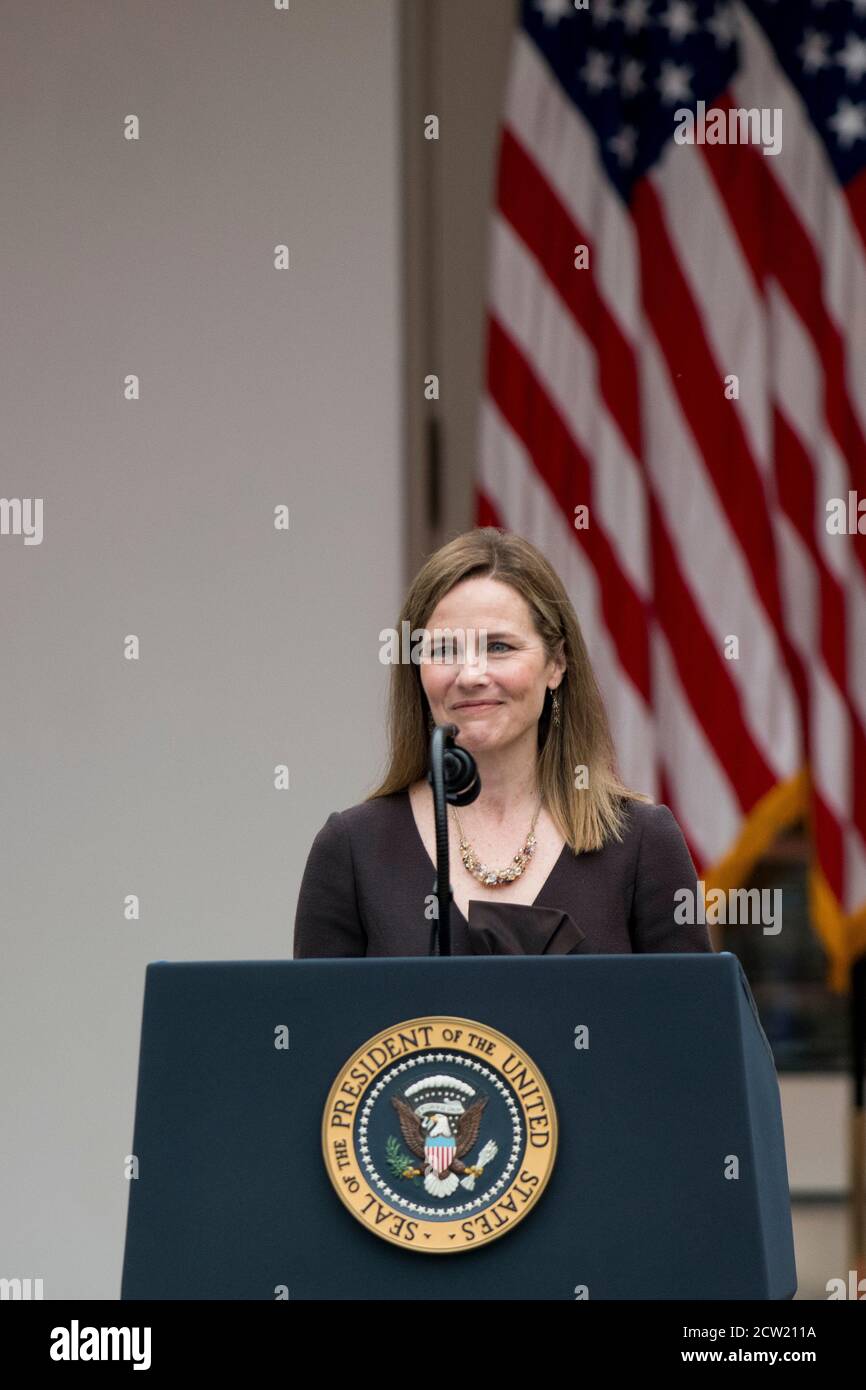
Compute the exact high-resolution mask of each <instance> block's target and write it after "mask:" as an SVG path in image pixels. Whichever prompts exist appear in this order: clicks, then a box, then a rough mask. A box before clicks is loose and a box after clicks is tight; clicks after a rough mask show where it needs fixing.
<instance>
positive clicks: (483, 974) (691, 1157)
mask: <svg viewBox="0 0 866 1390" xmlns="http://www.w3.org/2000/svg"><path fill="white" fill-rule="evenodd" d="M430 1020H433V1022H431V1021H430ZM436 1020H439V1022H438V1023H437V1022H436ZM443 1020H444V1021H445V1022H443ZM425 1021H426V1022H425ZM455 1021H456V1022H455ZM446 1024H447V1026H446ZM443 1030H444V1031H443ZM377 1038H379V1039H380V1041H379V1042H378V1043H374V1042H373V1041H372V1040H375V1039H377ZM443 1039H445V1041H443ZM500 1039H501V1042H500ZM353 1059H354V1060H353ZM133 1152H134V1153H135V1155H136V1156H137V1159H138V1162H139V1176H138V1177H137V1178H136V1179H133V1180H131V1182H130V1192H129V1211H128V1220H127V1232H126V1248H125V1253H124V1262H123V1278H122V1292H121V1297H122V1298H123V1299H199V1298H201V1299H268V1300H273V1299H275V1298H286V1297H287V1298H289V1299H295V1300H312V1299H356V1300H366V1299H385V1298H387V1299H400V1300H411V1299H425V1300H427V1299H454V1300H464V1299H466V1300H470V1299H471V1300H473V1301H475V1300H478V1299H482V1300H488V1299H507V1300H515V1299H540V1300H560V1299H562V1300H569V1301H571V1300H574V1299H576V1298H577V1299H583V1298H589V1299H789V1298H792V1297H793V1295H794V1293H795V1290H796V1270H795V1264H794V1249H793V1238H792V1229H791V1213H790V1198H789V1189H788V1175H787V1166H786V1160H785V1148H784V1136H783V1130H782V1116H781V1108H780V1103H779V1088H778V1082H777V1078H776V1072H775V1067H774V1064H773V1057H772V1053H771V1051H770V1048H769V1045H768V1043H767V1040H766V1037H765V1035H764V1033H763V1030H762V1028H761V1025H760V1022H759V1020H758V1016H757V1012H756V1009H755V1005H754V1001H753V999H752V995H751V992H750V990H749V987H748V983H747V981H746V978H745V976H744V974H743V972H742V968H741V967H740V964H739V961H738V960H737V958H736V957H735V956H733V955H731V954H730V953H721V954H712V955H710V954H694V955H691V954H680V955H633V956H610V955H605V956H558V957H546V956H520V957H514V956H503V957H497V956H488V957H484V958H480V957H472V956H469V957H455V958H452V959H444V960H443V959H441V958H433V959H416V958H413V959H408V958H407V959H402V958H389V959H382V958H371V959H351V960H348V959H333V960H299V961H286V962H277V961H274V962H270V961H242V962H204V963H193V962H189V963H186V962H181V963H168V962H159V963H157V964H153V965H149V966H148V968H147V974H146V983H145V993H144V1010H143V1021H142V1034H141V1054H140V1062H139V1075H138V1092H137V1102H136V1114H135V1135H134V1141H133ZM461 1154H462V1157H461ZM449 1242H453V1244H449Z"/></svg>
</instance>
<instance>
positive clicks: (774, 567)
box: [476, 0, 866, 989]
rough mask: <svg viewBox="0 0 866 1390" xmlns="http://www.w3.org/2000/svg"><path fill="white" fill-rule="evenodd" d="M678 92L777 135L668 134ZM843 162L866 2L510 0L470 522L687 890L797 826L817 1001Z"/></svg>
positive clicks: (852, 602) (843, 266)
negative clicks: (645, 795)
mask: <svg viewBox="0 0 866 1390" xmlns="http://www.w3.org/2000/svg"><path fill="white" fill-rule="evenodd" d="M698 103H704V108H699V105H698ZM700 109H704V110H706V111H707V112H709V111H711V110H714V111H719V110H721V111H722V112H724V113H728V112H736V111H743V110H753V109H754V110H757V112H758V113H759V114H760V113H761V112H762V111H763V112H764V117H765V119H766V120H767V121H768V122H769V121H771V120H773V119H775V120H776V121H777V122H778V121H780V122H781V124H780V125H779V127H778V129H779V132H780V133H781V137H782V138H781V148H780V149H778V150H777V151H776V152H770V151H769V149H768V148H767V152H765V147H767V144H768V142H767V141H765V143H764V145H763V146H762V144H761V143H759V142H758V141H757V140H756V139H754V138H753V140H752V143H749V142H747V141H745V140H741V142H740V143H735V142H728V143H714V144H710V143H699V142H698V141H695V142H693V143H679V142H678V140H677V139H675V138H674V136H675V132H676V131H677V129H678V127H679V128H681V127H682V123H683V117H682V115H681V114H680V115H677V113H678V112H680V113H682V112H683V111H684V110H688V111H690V112H693V113H697V112H698V111H699V110H700ZM774 113H777V114H776V115H775V116H774ZM778 113H781V116H778ZM722 119H723V120H724V117H723V118H722ZM767 128H768V130H769V129H770V127H769V125H768V127H767ZM864 165H866V0H748V3H718V2H717V0H588V4H587V5H584V7H583V8H576V7H575V5H574V4H573V3H571V0H525V2H524V3H523V5H522V7H521V9H520V13H519V23H518V26H517V29H516V32H515V36H514V41H513V49H512V54H511V66H510V72H509V78H508V86H507V94H506V104H505V112H504V117H503V122H502V130H501V143H500V149H499V160H498V171H497V180H496V193H495V199H496V201H495V206H494V208H493V213H492V226H491V244H490V262H489V264H490V272H489V276H490V283H489V293H488V319H487V365H486V385H485V393H484V398H483V401H482V406H481V424H480V448H479V477H478V495H477V510H476V520H477V523H478V524H479V525H498V526H503V527H506V528H507V529H509V530H512V531H517V532H519V533H521V534H522V535H525V536H526V537H527V538H528V539H530V540H532V541H534V542H535V543H536V544H537V545H538V546H539V548H540V549H542V550H543V552H544V553H545V554H546V555H547V557H548V558H549V559H550V561H551V562H552V563H553V564H554V566H555V568H556V569H557V571H558V572H559V574H560V576H561V577H562V579H563V581H564V583H565V584H566V587H567V588H568V591H569V593H570V595H571V597H572V600H573V602H574V604H575V608H576V610H577V613H578V617H579V619H580V621H581V625H582V627H583V629H584V633H585V635H586V639H587V643H588V646H589V650H590V653H591V656H592V659H593V664H594V666H595V669H596V673H597V675H598V677H599V681H600V684H601V686H602V690H603V692H604V695H605V700H606V704H607V708H608V712H609V715H610V719H611V724H612V730H613V735H614V738H615V741H616V745H617V750H618V755H619V763H620V772H621V775H622V776H623V778H624V779H625V780H626V782H628V783H629V784H630V785H631V786H634V787H638V788H640V789H642V790H644V791H647V792H649V793H650V794H651V795H653V796H654V797H655V798H656V799H657V800H660V801H664V802H666V803H667V804H668V805H669V806H670V807H671V808H672V810H673V811H674V814H675V815H676V817H677V819H678V821H679V823H680V825H681V827H682V829H683V832H684V834H685V836H686V839H687V841H688V844H689V848H690V850H691V853H692V857H693V858H694V860H695V863H696V865H697V867H698V871H699V876H700V877H702V878H703V879H704V880H705V882H706V884H707V886H708V887H711V886H715V887H721V888H723V889H727V888H729V887H734V886H740V885H742V884H744V882H745V881H746V879H747V875H748V872H749V870H750V868H751V867H752V865H753V864H754V863H755V861H756V860H757V859H758V858H759V856H760V855H761V854H762V852H763V851H764V850H765V849H766V848H767V847H768V845H769V844H770V842H771V841H772V840H773V839H774V837H775V836H776V834H777V832H778V831H779V829H780V828H782V827H783V826H785V825H787V824H789V823H790V822H791V821H793V820H795V819H796V818H797V817H798V816H799V815H801V814H802V815H804V816H806V818H807V823H808V826H809V829H810V843H811V846H812V854H811V862H810V866H809V902H810V912H811V916H812V920H813V922H814V924H815V926H816V928H817V930H818V931H819V933H820V935H821V937H822V939H823V942H824V945H825V947H826V950H827V953H828V957H829V962H830V967H829V974H828V982H829V983H830V985H831V987H832V988H834V989H842V988H844V987H845V985H846V983H847V981H848V978H849V975H848V972H849V968H850V963H851V961H852V960H853V958H854V957H855V956H856V955H859V954H861V953H862V952H864V951H866V733H864V730H866V535H863V534H859V533H858V532H857V531H856V529H855V530H854V532H853V533H851V531H850V529H849V530H848V531H845V530H842V531H841V533H840V534H835V533H834V531H833V529H832V528H831V527H828V512H827V504H828V502H830V501H831V500H832V499H840V501H841V502H842V503H844V507H845V512H846V515H848V516H849V520H854V521H856V517H857V513H856V507H857V505H858V500H863V502H864V507H863V511H864V513H866V174H864ZM581 247H585V248H586V252H585V253H583V252H581V251H580V250H579V248H581ZM581 267H583V268H581ZM849 494H853V496H849ZM581 506H586V507H587V508H588V524H587V525H585V526H584V525H582V524H581V522H582V518H583V514H582V513H580V512H579V511H576V509H579V508H580V507H581ZM862 525H863V528H864V530H866V515H864V517H863V521H862ZM836 529H837V530H838V529H839V528H838V527H837V528H836ZM731 639H736V643H738V646H737V645H736V644H735V643H734V642H732V640H731ZM731 658H733V659H731Z"/></svg>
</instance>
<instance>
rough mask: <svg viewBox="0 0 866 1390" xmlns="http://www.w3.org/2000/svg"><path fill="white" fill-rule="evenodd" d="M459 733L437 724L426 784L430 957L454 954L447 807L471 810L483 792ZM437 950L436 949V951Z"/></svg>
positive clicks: (457, 730)
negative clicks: (431, 876)
mask: <svg viewBox="0 0 866 1390" xmlns="http://www.w3.org/2000/svg"><path fill="white" fill-rule="evenodd" d="M459 732H460V730H459V729H458V728H457V725H456V724H437V725H435V727H434V729H433V732H432V734H431V735H430V770H429V772H428V773H427V781H428V782H429V783H430V785H431V787H432V788H433V815H434V819H435V823H436V878H435V880H434V883H433V892H434V894H435V897H436V903H437V916H436V921H435V922H434V924H433V930H432V932H431V933H430V950H429V954H430V955H435V954H437V952H438V954H439V955H440V956H450V954H451V899H452V897H453V896H454V895H453V893H452V892H451V884H450V882H449V878H448V816H447V812H446V803H447V802H449V801H450V802H451V804H452V806H468V805H469V804H470V802H472V801H474V800H475V799H476V797H477V796H478V795H479V793H480V791H481V779H480V777H479V776H478V768H477V766H476V763H475V759H474V758H473V756H472V754H471V753H470V752H469V751H468V749H466V748H461V747H460V745H459V744H457V743H455V742H454V738H455V736H456V735H457V734H459ZM434 948H435V949H434Z"/></svg>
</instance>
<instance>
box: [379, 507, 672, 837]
mask: <svg viewBox="0 0 866 1390" xmlns="http://www.w3.org/2000/svg"><path fill="white" fill-rule="evenodd" d="M470 576H473V577H475V576H489V577H490V578H491V579H497V580H499V581H501V582H502V583H504V584H510V585H511V586H512V588H514V589H516V590H517V592H518V593H519V594H522V595H523V597H524V599H525V600H526V602H527V603H528V605H529V609H530V612H531V614H532V620H533V623H534V625H535V628H536V630H537V632H538V634H539V636H540V637H541V639H542V641H543V643H544V648H545V651H546V653H547V656H548V658H553V657H554V656H555V654H556V653H557V652H558V651H559V650H560V646H561V645H562V651H563V654H564V657H565V662H566V668H565V673H564V675H563V677H562V680H561V682H560V684H559V686H558V688H557V694H558V696H559V711H560V722H559V724H555V723H554V722H553V721H552V719H551V713H550V711H551V701H550V700H547V699H546V700H545V706H544V710H543V711H542V714H541V717H540V719H539V721H538V767H537V772H538V785H539V790H540V792H541V795H542V798H543V801H544V805H545V806H546V807H547V809H548V811H549V813H550V816H551V818H552V819H553V821H554V823H555V824H556V826H557V828H558V830H559V833H560V834H561V835H562V836H563V838H564V839H565V840H566V842H567V844H568V845H569V846H570V848H571V849H572V850H573V851H574V853H575V854H579V853H581V852H583V851H584V850H595V849H601V847H602V845H604V844H605V842H606V841H607V840H608V839H609V838H611V837H613V838H615V839H617V840H621V839H622V831H623V828H624V822H625V815H624V810H625V808H624V802H626V801H649V802H651V801H652V797H649V796H646V795H645V794H644V793H643V792H638V791H633V790H631V789H630V788H629V787H626V786H624V785H623V783H622V782H621V781H620V779H619V776H618V773H617V768H616V754H615V751H614V746H613V740H612V738H611V734H610V727H609V724H608V720H607V714H606V712H605V708H604V703H603V701H602V698H601V691H600V690H599V688H598V682H597V681H596V678H595V673H594V671H593V669H592V666H591V664H590V660H589V655H588V653H587V650H586V646H585V644H584V640H583V635H582V633H581V630H580V624H579V623H578V621H577V615H576V613H575V611H574V608H573V606H572V603H571V600H570V599H569V597H568V594H567V593H566V591H565V588H564V586H563V584H562V581H561V580H560V578H559V576H558V575H557V573H556V571H555V570H554V569H553V567H552V566H551V565H550V564H549V563H548V562H547V560H546V559H545V558H544V556H543V555H542V554H541V552H540V551H539V550H537V549H536V548H535V546H534V545H532V544H530V542H529V541H527V540H525V539H524V538H523V537H522V536H518V535H515V534H514V532H511V531H501V530H499V529H498V527H495V526H482V527H478V528H476V529H475V530H473V531H466V532H465V533H464V534H463V535H462V536H457V537H456V538H455V539H454V540H452V541H449V542H448V544H447V545H443V546H442V547H441V548H440V549H439V550H437V551H435V552H434V554H432V555H430V556H429V557H428V559H427V560H426V561H425V563H424V565H423V566H422V568H421V569H420V571H419V572H418V574H417V575H416V576H415V579H414V580H413V582H412V584H411V586H410V589H409V592H408V594H407V595H406V599H405V601H404V604H403V609H402V611H401V613H400V617H399V619H398V622H397V630H398V632H401V633H402V632H404V631H406V630H408V631H409V632H410V633H414V632H415V631H416V630H417V629H419V628H426V626H427V623H428V621H429V619H430V616H431V614H432V613H433V611H434V609H435V608H436V605H437V604H438V603H439V600H440V599H441V598H443V597H444V595H445V594H447V593H448V592H449V590H450V589H452V588H453V587H454V585H455V584H459V583H460V581H461V580H463V579H468V578H469V577H470ZM403 623H408V625H409V626H408V629H404V627H403V626H402V625H403ZM428 708H429V707H428V705H427V697H426V695H425V694H424V687H423V685H422V683H421V673H420V670H419V667H418V664H417V662H416V661H406V662H404V661H398V662H395V664H394V665H393V666H392V669H391V687H390V693H389V709H388V743H389V755H388V770H387V772H386V773H385V777H384V779H383V781H382V782H381V783H380V784H379V786H377V787H376V789H375V790H374V791H372V792H370V793H369V794H368V795H367V796H366V797H365V800H366V801H371V800H372V799H373V798H374V797H377V796H390V795H391V794H392V793H394V792H400V791H404V790H405V789H406V788H407V787H409V786H411V784H412V783H413V782H417V781H418V780H419V779H420V778H422V777H425V776H426V773H427V765H428V754H429V733H428V728H427V714H428ZM581 766H582V767H585V768H586V769H587V779H586V780H587V783H588V784H587V786H586V787H584V788H579V787H577V786H575V773H576V770H577V769H578V768H579V767H581Z"/></svg>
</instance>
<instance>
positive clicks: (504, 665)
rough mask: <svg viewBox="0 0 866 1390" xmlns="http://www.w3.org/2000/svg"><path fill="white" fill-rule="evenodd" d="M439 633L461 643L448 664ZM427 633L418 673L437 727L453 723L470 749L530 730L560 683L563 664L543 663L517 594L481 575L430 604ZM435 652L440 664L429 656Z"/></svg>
mask: <svg viewBox="0 0 866 1390" xmlns="http://www.w3.org/2000/svg"><path fill="white" fill-rule="evenodd" d="M446 630H450V631H451V632H454V633H456V634H460V635H461V636H463V637H464V638H465V643H464V645H460V644H458V643H457V642H455V644H454V648H453V651H452V652H451V654H450V659H449V657H448V653H447V645H446V643H445V642H443V641H442V640H437V631H446ZM427 632H428V634H429V637H430V641H431V652H430V655H425V657H424V659H423V660H422V661H421V662H420V664H419V671H420V675H421V684H422V686H423V687H424V693H425V694H426V696H427V699H428V701H429V704H430V709H431V711H432V714H433V718H434V719H435V721H436V723H437V724H456V725H457V727H458V729H459V730H460V742H461V743H462V744H463V745H464V746H465V747H466V748H468V749H469V750H470V751H471V752H474V751H478V750H483V749H485V748H497V749H498V748H502V747H505V746H506V745H507V744H509V743H512V742H514V741H515V740H517V739H519V738H520V737H521V735H525V734H526V731H527V730H528V729H530V728H531V729H532V730H533V732H535V731H536V726H537V724H538V720H539V718H540V716H541V712H542V709H543V708H544V701H545V697H546V694H547V688H548V685H550V686H556V685H558V684H559V681H560V679H561V677H562V673H563V672H564V670H565V663H564V661H562V660H561V659H560V660H558V661H554V660H548V658H547V654H546V652H545V650H544V644H543V643H542V640H541V638H540V637H539V635H538V633H537V632H536V630H535V627H534V625H533V622H532V616H531V614H530V610H529V605H528V604H527V602H526V600H525V599H524V597H523V595H522V594H519V593H518V592H517V590H516V589H513V588H512V587H511V585H510V584H503V583H502V582H501V581H500V580H498V579H492V578H490V576H487V575H485V576H483V577H474V578H471V579H464V580H461V582H460V583H459V584H456V585H455V586H454V588H453V589H451V590H450V591H449V592H448V593H447V594H446V595H445V597H444V598H442V599H441V600H440V601H439V603H438V604H437V605H436V608H435V609H434V610H433V612H432V613H431V615H430V618H429V619H428V622H427ZM437 648H438V649H440V650H441V649H443V648H444V649H445V651H446V659H445V660H440V661H436V660H434V659H433V655H434V654H435V652H436V650H437Z"/></svg>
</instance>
